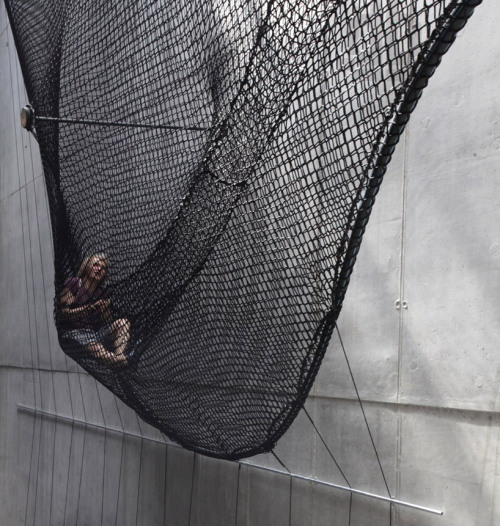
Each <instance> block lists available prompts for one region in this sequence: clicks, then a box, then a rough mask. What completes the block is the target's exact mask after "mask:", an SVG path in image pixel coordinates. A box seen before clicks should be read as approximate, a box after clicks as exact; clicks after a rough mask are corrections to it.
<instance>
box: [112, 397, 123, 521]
mask: <svg viewBox="0 0 500 526" xmlns="http://www.w3.org/2000/svg"><path fill="white" fill-rule="evenodd" d="M114 400H115V405H116V412H117V414H118V418H119V420H120V426H121V428H122V431H123V433H125V427H124V425H123V420H122V416H121V414H120V408H119V407H118V401H117V400H116V396H114ZM124 442H125V434H122V448H121V451H120V472H119V474H118V489H117V491H116V510H115V526H117V525H118V506H119V504H120V489H121V482H122V466H123V454H124V451H125V444H124Z"/></svg>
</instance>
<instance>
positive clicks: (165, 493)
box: [161, 433, 239, 526]
mask: <svg viewBox="0 0 500 526" xmlns="http://www.w3.org/2000/svg"><path fill="white" fill-rule="evenodd" d="M161 435H162V436H163V440H164V442H165V474H164V487H163V496H164V497H163V526H167V485H168V477H167V475H168V445H167V441H166V437H165V434H164V433H161ZM238 484H239V479H238ZM236 502H237V501H236Z"/></svg>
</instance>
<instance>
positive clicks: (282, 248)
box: [5, 0, 480, 459]
mask: <svg viewBox="0 0 500 526" xmlns="http://www.w3.org/2000/svg"><path fill="white" fill-rule="evenodd" d="M5 1H6V5H7V9H8V12H9V16H10V20H11V25H12V28H13V32H14V35H15V40H16V45H17V48H18V53H19V56H20V61H21V66H22V69H23V74H24V78H25V82H26V86H27V92H28V97H29V102H30V104H31V106H32V108H33V109H34V116H35V120H34V124H33V123H32V124H31V126H32V131H33V133H35V134H36V137H37V138H38V141H39V144H40V150H41V155H42V160H43V166H44V174H45V178H46V185H47V191H48V198H49V206H50V211H51V221H52V229H53V234H54V236H53V239H54V253H55V285H56V297H55V319H56V325H57V328H58V334H59V339H60V343H61V346H62V348H63V350H64V351H65V352H66V353H67V354H69V355H70V356H71V357H73V358H74V359H75V360H76V361H77V362H78V363H79V364H80V365H82V366H83V367H84V368H85V369H86V370H87V371H89V372H90V373H91V374H92V375H94V376H95V377H96V378H97V379H98V380H99V381H100V382H102V383H103V384H104V385H106V386H107V387H108V388H109V389H111V390H112V391H113V392H114V393H115V394H116V395H118V396H119V397H120V398H121V399H122V400H123V401H124V402H125V403H127V404H128V405H129V406H131V407H132V408H134V409H135V410H136V411H137V412H138V414H139V415H140V416H141V417H142V418H143V419H144V420H146V421H147V422H149V423H151V424H153V425H154V426H156V427H158V428H159V429H161V430H162V431H163V432H165V433H166V434H167V435H168V436H169V437H170V438H171V439H173V440H176V441H178V442H179V443H181V444H182V445H184V446H185V447H187V448H189V449H192V450H195V451H198V452H201V453H204V454H206V455H210V456H215V457H221V458H229V459H235V458H241V457H245V456H249V455H253V454H256V453H260V452H264V451H269V450H271V449H272V448H273V447H274V445H275V443H276V441H277V440H278V439H279V438H280V436H281V435H282V434H283V433H284V432H285V431H286V429H287V428H288V427H289V425H290V424H291V422H292V421H293V419H294V417H295V416H296V414H297V412H298V411H299V410H300V408H301V407H302V405H303V403H304V400H305V398H306V396H307V394H308V392H309V390H310V388H311V385H312V382H313V380H314V377H315V375H316V373H317V370H318V368H319V365H320V363H321V359H322V357H323V355H324V352H325V349H326V346H327V343H328V340H329V338H330V336H331V334H332V330H333V328H334V324H335V321H336V318H337V316H338V314H339V311H340V309H341V305H342V301H343V298H344V294H345V291H346V288H347V285H348V282H349V275H350V273H351V270H352V267H353V264H354V261H355V258H356V253H357V251H358V248H359V244H360V241H361V237H362V235H363V231H364V228H365V225H366V222H367V220H368V217H369V214H370V209H371V207H372V204H373V201H374V197H375V194H376V193H377V190H378V188H379V185H380V183H381V180H382V177H383V175H384V172H385V170H386V166H387V163H388V162H389V160H390V157H391V154H392V152H393V150H394V146H395V144H396V143H397V141H398V138H399V136H400V134H401V133H402V131H403V128H404V125H405V124H406V122H407V121H408V118H409V114H410V112H411V111H412V110H413V108H414V107H415V105H416V102H417V100H418V98H419V96H420V94H421V91H422V89H423V88H424V87H425V85H426V84H427V81H428V78H429V77H430V76H431V75H432V73H433V72H434V70H435V68H436V66H437V65H438V64H439V61H440V58H441V56H442V55H443V53H445V52H446V50H447V49H448V47H449V46H450V45H451V43H452V42H453V40H454V38H455V34H456V32H457V31H458V30H460V29H461V28H462V27H463V26H464V24H465V22H466V20H467V18H468V17H469V16H470V15H471V14H472V11H473V9H474V7H475V6H476V5H477V4H479V3H480V0H469V1H465V0H464V1H451V0H415V1H409V0H405V1H403V0H350V1H339V0H328V1H325V0H308V1H303V0H280V1H275V0H252V1H247V0H245V1H243V0H213V1H205V0H204V1H196V0H195V1H186V0H162V1H152V0H151V1H147V0H144V1H140V2H123V1H122V0H108V1H106V2H95V1H94V0H87V1H84V0H78V1H76V0H45V1H44V2H33V1H32V0H5ZM27 115H28V117H29V118H28V121H29V120H30V119H31V118H32V115H31V113H30V112H28V113H27ZM29 126H30V124H29V123H28V127H29Z"/></svg>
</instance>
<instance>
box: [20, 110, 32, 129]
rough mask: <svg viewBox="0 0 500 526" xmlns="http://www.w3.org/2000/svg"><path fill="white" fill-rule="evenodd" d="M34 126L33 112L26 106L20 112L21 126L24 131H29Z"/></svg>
mask: <svg viewBox="0 0 500 526" xmlns="http://www.w3.org/2000/svg"><path fill="white" fill-rule="evenodd" d="M34 125H35V110H34V109H33V107H32V106H31V105H30V104H27V105H26V106H24V108H23V109H22V110H21V126H22V127H23V128H24V129H26V130H28V131H31V130H32V129H33V126H34Z"/></svg>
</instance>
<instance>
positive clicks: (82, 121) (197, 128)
mask: <svg viewBox="0 0 500 526" xmlns="http://www.w3.org/2000/svg"><path fill="white" fill-rule="evenodd" d="M37 121H42V122H44V121H45V122H61V123H64V124H90V125H93V126H121V127H124V128H149V129H160V130H188V131H206V130H207V128H203V127H201V126H173V125H170V124H136V123H133V122H113V121H94V120H89V119H64V118H61V117H45V116H38V115H37V116H36V117H35V122H37Z"/></svg>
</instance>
